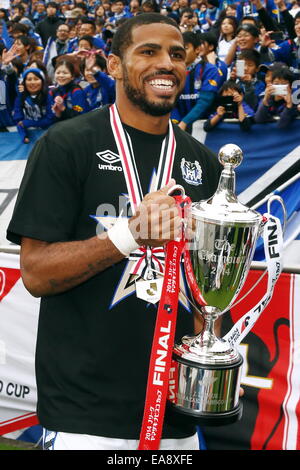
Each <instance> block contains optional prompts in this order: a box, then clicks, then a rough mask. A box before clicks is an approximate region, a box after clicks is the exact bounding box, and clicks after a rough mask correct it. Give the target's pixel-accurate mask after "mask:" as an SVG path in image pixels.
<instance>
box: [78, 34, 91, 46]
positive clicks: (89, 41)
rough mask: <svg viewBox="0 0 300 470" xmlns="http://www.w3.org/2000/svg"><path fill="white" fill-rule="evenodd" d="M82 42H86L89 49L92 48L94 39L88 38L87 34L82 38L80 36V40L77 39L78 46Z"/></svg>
mask: <svg viewBox="0 0 300 470" xmlns="http://www.w3.org/2000/svg"><path fill="white" fill-rule="evenodd" d="M82 40H83V41H87V42H88V43H89V45H90V46H91V47H94V38H93V36H89V35H88V34H86V35H84V36H80V38H79V39H78V44H79V43H80V41H82Z"/></svg>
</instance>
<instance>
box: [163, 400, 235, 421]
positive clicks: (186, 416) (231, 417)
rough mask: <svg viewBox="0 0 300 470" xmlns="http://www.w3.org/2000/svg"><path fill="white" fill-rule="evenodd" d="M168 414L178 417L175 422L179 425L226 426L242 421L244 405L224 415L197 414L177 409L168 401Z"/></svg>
mask: <svg viewBox="0 0 300 470" xmlns="http://www.w3.org/2000/svg"><path fill="white" fill-rule="evenodd" d="M166 414H167V416H172V417H174V416H175V415H176V418H175V421H176V422H177V423H190V424H195V426H197V425H198V426H226V425H228V424H233V423H235V422H236V421H239V420H240V419H241V417H242V415H243V404H242V403H239V404H238V406H237V407H236V408H234V409H233V410H230V411H225V412H223V413H205V412H200V413H195V412H194V411H191V410H186V409H184V408H181V407H177V406H176V405H174V404H173V403H171V402H170V401H168V402H167V408H166Z"/></svg>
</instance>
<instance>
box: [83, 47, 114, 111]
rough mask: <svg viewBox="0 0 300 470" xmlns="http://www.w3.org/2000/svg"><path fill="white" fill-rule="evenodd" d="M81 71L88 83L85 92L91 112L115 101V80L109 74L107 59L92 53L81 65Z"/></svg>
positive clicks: (94, 52)
mask: <svg viewBox="0 0 300 470" xmlns="http://www.w3.org/2000/svg"><path fill="white" fill-rule="evenodd" d="M81 71H82V74H83V76H84V78H85V80H86V81H87V83H88V86H86V87H85V88H84V90H83V92H84V95H85V98H86V101H87V103H88V105H89V111H91V110H93V109H96V108H101V107H102V106H104V105H106V104H111V103H114V101H115V97H116V94H115V80H113V79H112V78H111V77H109V75H108V74H107V68H106V59H105V58H104V57H103V56H101V55H99V53H97V52H96V51H91V53H90V54H89V55H87V57H86V58H85V60H84V62H83V63H82V65H81Z"/></svg>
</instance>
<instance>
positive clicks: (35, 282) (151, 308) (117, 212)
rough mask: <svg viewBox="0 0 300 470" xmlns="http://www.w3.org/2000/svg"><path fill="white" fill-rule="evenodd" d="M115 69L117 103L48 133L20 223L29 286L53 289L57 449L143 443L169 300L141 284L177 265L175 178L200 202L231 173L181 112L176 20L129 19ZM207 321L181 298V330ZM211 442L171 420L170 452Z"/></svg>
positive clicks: (43, 339)
mask: <svg viewBox="0 0 300 470" xmlns="http://www.w3.org/2000/svg"><path fill="white" fill-rule="evenodd" d="M108 71H109V73H110V75H111V76H112V77H113V78H114V79H115V81H116V102H115V104H114V105H112V106H110V107H105V108H103V109H98V110H95V111H93V112H91V113H87V114H85V115H82V116H81V117H78V118H74V119H70V120H69V121H66V122H63V123H60V124H57V125H56V126H54V127H53V128H51V129H50V130H49V132H48V133H47V134H46V135H45V136H43V137H42V138H41V139H40V140H39V142H38V143H37V145H36V146H35V148H34V150H33V152H32V154H31V156H30V158H29V161H28V165H27V168H26V172H25V176H24V180H23V182H22V185H21V188H20V193H19V197H18V200H17V203H16V207H15V211H14V214H13V217H12V221H11V223H10V225H9V228H8V238H9V240H12V241H13V242H15V243H19V244H21V270H22V277H23V281H24V284H25V286H26V287H27V289H28V290H29V292H31V293H32V295H34V296H36V297H41V308H40V317H39V329H38V338H37V351H36V378H37V389H38V409H37V411H38V417H39V420H40V422H41V424H42V425H43V427H44V428H45V440H44V445H45V448H49V449H69V450H71V449H74V450H82V449H109V450H122V449H124V450H133V449H137V448H138V444H139V436H140V430H141V425H142V418H143V409H144V402H145V394H146V384H147V375H148V367H149V357H150V352H151V345H152V340H153V333H154V328H155V321H156V311H157V305H156V304H155V303H154V304H149V303H147V301H145V300H143V296H142V298H141V296H139V297H138V296H137V294H136V291H135V286H136V285H137V284H138V282H142V283H147V282H149V275H151V274H152V276H153V280H154V281H156V277H157V274H156V273H155V272H153V271H152V269H151V267H153V266H154V268H157V269H163V260H162V259H161V258H162V257H163V255H164V250H163V249H162V247H163V246H164V245H165V244H166V243H167V242H168V241H170V240H173V239H174V238H176V237H177V236H178V235H179V233H180V230H181V224H182V221H181V218H180V217H179V215H178V210H177V207H176V205H175V202H174V199H173V198H172V197H171V196H170V195H168V192H169V190H170V188H171V187H172V186H173V184H174V183H175V181H174V180H176V182H177V183H179V184H182V185H183V186H184V187H185V189H186V192H187V194H189V195H190V196H191V198H192V199H193V200H194V201H197V200H199V199H205V198H208V197H210V196H211V195H212V194H213V193H214V191H215V189H216V186H217V182H218V178H219V164H218V162H217V159H216V158H215V156H214V155H213V154H212V153H211V152H210V151H209V150H208V149H207V148H206V147H204V146H203V145H202V144H200V143H199V142H198V141H196V140H195V139H193V138H192V137H191V136H189V135H188V134H187V133H185V132H184V131H182V130H181V129H179V128H178V127H177V126H175V125H172V124H171V122H170V111H171V109H172V107H173V106H174V103H175V102H176V98H177V96H178V94H179V93H180V92H181V90H182V87H183V85H184V81H185V50H184V46H183V41H182V36H181V33H180V31H179V29H178V27H177V26H176V24H175V23H174V22H173V20H171V19H169V18H167V17H165V16H162V15H159V14H156V13H155V14H141V15H138V16H136V17H134V18H132V19H129V20H127V21H126V22H125V23H124V24H122V26H120V27H119V29H118V31H117V33H116V34H115V36H114V40H113V44H112V53H111V55H110V56H109V58H108ZM171 176H172V178H173V179H170V178H171ZM91 216H96V217H91ZM118 216H119V217H118ZM95 218H96V220H97V221H98V222H99V225H98V227H96V223H95ZM110 221H113V222H114V225H113V226H112V227H111V226H110ZM100 224H103V226H105V228H106V229H107V230H105V231H104V230H101V227H100ZM96 233H97V235H96ZM145 253H146V254H147V256H146V255H145ZM143 285H144V284H143ZM146 285H148V284H146ZM193 329H194V320H193V315H192V314H191V313H190V311H189V308H188V306H186V307H184V306H183V304H182V305H181V304H180V306H179V309H178V320H177V329H176V340H178V339H180V338H181V337H182V336H183V335H184V334H191V333H193ZM197 448H199V444H198V438H197V435H196V430H195V428H194V425H193V424H184V425H183V424H179V423H178V422H176V420H175V419H174V417H172V416H170V417H169V418H168V419H166V420H165V423H164V427H163V434H162V439H161V441H160V449H170V450H174V449H177V450H179V449H185V450H192V449H197Z"/></svg>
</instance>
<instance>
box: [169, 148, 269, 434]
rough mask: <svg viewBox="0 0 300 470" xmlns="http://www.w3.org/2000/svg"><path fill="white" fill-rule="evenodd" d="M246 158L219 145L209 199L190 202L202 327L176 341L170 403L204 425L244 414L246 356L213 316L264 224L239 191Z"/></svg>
mask: <svg viewBox="0 0 300 470" xmlns="http://www.w3.org/2000/svg"><path fill="white" fill-rule="evenodd" d="M242 158H243V157H242V151H241V149H240V148H239V147H237V146H236V145H233V144H228V145H225V146H224V147H222V148H221V150H220V152H219V160H220V162H221V163H222V164H223V166H224V169H223V171H222V174H221V177H220V181H219V185H218V189H217V191H216V193H215V194H214V196H213V197H212V198H210V199H209V200H207V201H201V202H198V203H193V204H192V207H191V215H192V221H193V236H192V239H190V240H188V242H187V244H186V249H185V254H184V267H185V277H186V280H187V284H188V286H189V291H190V294H191V297H192V303H194V305H196V306H197V310H199V311H200V312H201V314H202V317H203V320H204V327H203V330H202V331H201V333H200V334H198V335H197V336H192V337H191V336H185V337H184V338H182V341H181V343H180V344H176V345H175V346H174V351H173V364H172V368H171V372H170V384H169V388H170V392H169V405H170V407H171V409H173V410H175V411H177V412H179V413H181V414H182V415H186V416H187V417H189V418H191V417H192V418H195V419H196V421H197V422H198V423H200V424H203V425H223V424H229V423H232V422H234V421H236V420H237V419H239V418H240V417H241V414H242V405H241V403H240V402H239V390H240V379H241V369H242V363H243V359H242V357H241V355H240V354H239V352H238V351H237V349H236V348H235V347H232V346H231V345H230V344H229V343H228V341H224V340H223V339H221V338H219V337H218V336H217V335H216V334H215V321H216V320H217V318H218V317H220V315H222V314H223V313H224V312H225V311H227V310H228V309H229V308H230V306H232V305H233V303H234V301H235V299H236V297H237V295H238V293H239V292H240V290H241V288H242V286H243V284H244V281H245V279H246V276H247V274H248V272H249V269H250V265H251V261H252V258H253V254H254V251H255V246H256V240H257V238H258V236H259V234H260V233H261V228H262V226H263V216H262V215H261V214H259V213H258V212H256V211H254V210H251V209H250V208H248V207H246V206H245V205H243V204H241V203H240V202H239V201H238V199H237V197H236V195H235V172H234V169H235V168H236V167H237V166H238V165H239V164H240V163H241V161H242Z"/></svg>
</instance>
